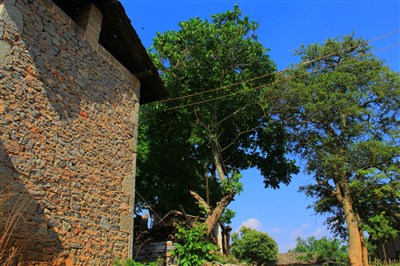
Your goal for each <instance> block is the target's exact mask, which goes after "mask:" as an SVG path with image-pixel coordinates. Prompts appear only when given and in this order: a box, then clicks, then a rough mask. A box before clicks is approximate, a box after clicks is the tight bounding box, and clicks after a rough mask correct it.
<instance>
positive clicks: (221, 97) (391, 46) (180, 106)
mask: <svg viewBox="0 0 400 266" xmlns="http://www.w3.org/2000/svg"><path fill="white" fill-rule="evenodd" d="M399 45H400V43H396V44H393V45H389V46H386V47H384V48H381V49H379V50H376V51H373V53H378V52H382V51H384V50H388V49H391V48H394V47H396V46H399ZM348 60H350V59H348ZM348 60H343V61H341V62H340V63H335V64H331V65H326V66H324V67H323V68H320V69H315V70H313V71H311V72H307V73H304V74H301V75H298V76H294V77H291V78H286V79H284V80H283V81H289V80H291V79H295V78H298V77H301V76H304V75H307V74H310V73H315V72H318V71H321V70H323V69H325V68H328V67H332V66H336V65H339V64H343V62H346V61H348ZM280 73H283V72H280ZM281 81H282V80H280V81H278V82H281ZM278 82H277V81H273V82H271V83H265V84H262V85H259V86H257V87H253V88H251V89H247V90H242V91H237V92H233V93H229V94H226V95H222V96H219V97H214V98H211V99H206V100H202V101H198V102H193V103H188V104H182V105H176V106H173V107H169V108H165V109H160V110H161V111H171V110H176V109H180V108H184V107H190V106H193V105H199V104H203V103H208V102H212V101H216V100H220V99H223V98H226V97H231V96H234V95H237V94H242V93H247V92H250V91H254V90H257V89H261V88H263V87H266V86H268V85H273V84H279V83H278Z"/></svg>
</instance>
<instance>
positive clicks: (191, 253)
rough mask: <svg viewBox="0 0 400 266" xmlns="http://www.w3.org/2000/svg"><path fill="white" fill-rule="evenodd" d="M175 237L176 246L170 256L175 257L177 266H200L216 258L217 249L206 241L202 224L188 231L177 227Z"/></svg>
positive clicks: (182, 227)
mask: <svg viewBox="0 0 400 266" xmlns="http://www.w3.org/2000/svg"><path fill="white" fill-rule="evenodd" d="M175 237H176V238H177V244H176V247H175V250H174V251H173V253H172V255H173V256H176V257H177V259H178V264H179V265H182V266H195V265H202V264H203V263H204V262H207V261H213V260H216V259H217V258H218V256H217V250H218V247H217V246H216V245H214V244H213V243H211V242H209V240H208V239H207V237H206V229H205V225H204V224H199V225H197V226H195V227H190V228H189V229H188V228H186V227H184V226H178V232H177V233H176V234H175Z"/></svg>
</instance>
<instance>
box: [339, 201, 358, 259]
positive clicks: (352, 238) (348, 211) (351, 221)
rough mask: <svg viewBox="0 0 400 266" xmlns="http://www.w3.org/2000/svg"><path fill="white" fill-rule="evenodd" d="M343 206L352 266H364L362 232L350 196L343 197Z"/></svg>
mask: <svg viewBox="0 0 400 266" xmlns="http://www.w3.org/2000/svg"><path fill="white" fill-rule="evenodd" d="M342 205H343V210H344V215H345V218H346V225H347V230H348V233H349V253H348V254H349V262H350V265H351V266H362V265H363V260H362V245H361V237H360V230H359V229H358V223H357V219H356V216H355V215H354V210H353V206H352V203H351V200H350V199H349V198H348V196H345V197H343V200H342Z"/></svg>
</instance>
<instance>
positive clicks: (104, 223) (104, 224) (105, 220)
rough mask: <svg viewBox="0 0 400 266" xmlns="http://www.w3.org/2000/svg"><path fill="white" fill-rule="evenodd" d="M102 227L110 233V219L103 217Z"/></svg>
mask: <svg viewBox="0 0 400 266" xmlns="http://www.w3.org/2000/svg"><path fill="white" fill-rule="evenodd" d="M100 226H101V228H102V229H104V230H106V231H109V230H110V225H109V223H108V219H107V218H106V217H102V218H101V220H100Z"/></svg>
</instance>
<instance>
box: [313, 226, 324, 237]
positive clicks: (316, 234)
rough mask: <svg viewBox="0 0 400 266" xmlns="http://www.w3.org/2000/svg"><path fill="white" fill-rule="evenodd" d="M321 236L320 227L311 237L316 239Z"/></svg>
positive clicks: (321, 230)
mask: <svg viewBox="0 0 400 266" xmlns="http://www.w3.org/2000/svg"><path fill="white" fill-rule="evenodd" d="M322 234H323V229H322V228H321V227H318V228H317V230H315V232H314V233H313V234H312V236H314V237H316V238H318V237H320V236H321V235H322Z"/></svg>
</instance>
